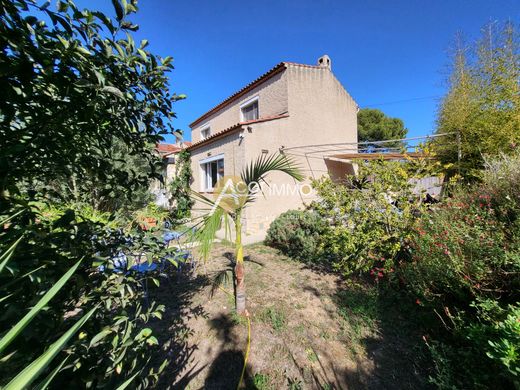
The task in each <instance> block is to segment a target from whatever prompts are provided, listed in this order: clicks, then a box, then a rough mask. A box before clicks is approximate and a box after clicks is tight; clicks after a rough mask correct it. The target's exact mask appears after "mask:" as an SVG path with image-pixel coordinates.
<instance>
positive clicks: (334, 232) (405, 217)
mask: <svg viewBox="0 0 520 390" xmlns="http://www.w3.org/2000/svg"><path fill="white" fill-rule="evenodd" d="M313 186H314V188H315V189H316V191H317V193H318V195H319V197H320V200H319V201H315V202H313V203H312V204H311V209H312V210H314V211H315V212H316V213H317V214H318V216H319V217H320V218H321V219H322V220H323V221H326V228H325V230H324V233H323V236H322V237H321V248H322V250H323V252H324V253H325V256H326V257H327V258H328V260H329V261H330V262H331V263H332V265H333V266H334V268H335V269H337V270H338V271H340V272H342V273H344V274H351V273H353V272H356V271H359V272H366V271H369V270H372V273H373V274H374V275H375V276H376V277H382V275H383V274H384V272H385V271H386V272H391V271H392V269H393V265H394V260H395V258H396V257H397V255H398V254H399V252H400V250H401V247H402V244H403V242H404V241H405V240H406V239H407V237H409V235H410V232H411V228H412V226H413V224H414V220H415V219H416V215H417V213H418V212H419V209H420V208H421V207H422V206H421V201H420V197H418V196H416V195H414V194H413V193H412V185H411V184H410V183H409V175H408V173H407V170H406V166H405V165H404V164H403V163H397V162H393V163H392V162H384V161H374V162H371V163H368V164H361V165H360V169H359V174H358V176H347V178H346V184H344V183H335V182H333V181H332V180H331V179H328V178H325V179H321V180H317V181H314V183H313Z"/></svg>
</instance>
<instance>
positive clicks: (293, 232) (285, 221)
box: [265, 210, 325, 261]
mask: <svg viewBox="0 0 520 390" xmlns="http://www.w3.org/2000/svg"><path fill="white" fill-rule="evenodd" d="M324 228H325V223H324V222H323V220H322V219H321V218H320V217H319V216H318V215H317V214H315V213H313V212H310V211H300V210H289V211H287V212H285V213H283V214H281V215H280V216H279V217H278V218H276V219H275V220H274V221H273V222H272V223H271V225H270V226H269V230H268V231H267V236H266V238H265V244H266V245H269V246H271V247H273V248H276V249H278V250H280V251H281V252H282V253H283V254H285V255H287V256H290V257H294V258H296V259H300V260H303V261H316V260H317V259H318V258H319V253H320V250H319V245H320V236H321V234H322V233H323V232H324Z"/></svg>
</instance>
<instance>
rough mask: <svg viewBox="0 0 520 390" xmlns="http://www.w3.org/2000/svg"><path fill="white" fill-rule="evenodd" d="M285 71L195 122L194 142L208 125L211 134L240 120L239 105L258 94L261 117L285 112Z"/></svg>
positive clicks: (192, 134)
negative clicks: (199, 121) (207, 116)
mask: <svg viewBox="0 0 520 390" xmlns="http://www.w3.org/2000/svg"><path fill="white" fill-rule="evenodd" d="M285 73H286V72H285V71H284V72H281V73H278V74H276V75H274V76H273V77H272V78H271V79H269V80H267V81H266V82H264V83H262V84H260V85H259V86H258V87H256V88H254V89H252V90H251V91H249V92H248V93H247V94H244V95H243V96H241V97H240V98H239V99H237V100H236V101H234V102H233V103H232V104H230V105H229V106H227V107H224V108H223V109H221V110H219V111H217V112H215V113H214V114H213V115H211V116H210V117H209V118H207V119H205V120H203V121H202V122H201V123H199V124H197V125H196V126H195V127H194V128H193V129H192V133H191V138H192V141H193V142H194V143H195V142H197V141H200V139H201V134H200V132H201V130H202V129H205V128H206V127H207V126H208V125H209V127H210V128H211V134H215V133H216V132H219V131H221V130H224V129H227V128H228V127H231V126H233V125H236V124H237V123H239V122H241V121H242V118H241V110H240V106H241V105H242V104H244V103H245V102H247V101H248V100H250V99H253V98H255V97H256V96H258V112H259V115H260V117H261V118H266V117H270V116H276V115H280V114H283V113H286V112H287V109H288V106H287V103H288V100H287V77H286V75H285Z"/></svg>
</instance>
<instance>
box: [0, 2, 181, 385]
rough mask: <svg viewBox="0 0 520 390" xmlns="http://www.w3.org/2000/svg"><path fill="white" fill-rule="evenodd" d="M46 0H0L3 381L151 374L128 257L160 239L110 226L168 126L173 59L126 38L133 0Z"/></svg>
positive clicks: (101, 379)
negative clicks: (93, 4) (99, 1)
mask: <svg viewBox="0 0 520 390" xmlns="http://www.w3.org/2000/svg"><path fill="white" fill-rule="evenodd" d="M49 3H50V2H46V3H45V4H43V5H38V4H37V3H36V1H33V0H16V1H3V0H0V13H1V16H2V17H1V21H0V45H1V47H2V50H1V51H0V67H1V69H2V71H1V72H0V86H1V89H2V91H3V93H2V98H1V99H0V108H1V111H2V115H0V151H1V153H0V221H1V222H0V229H1V230H0V256H1V257H0V259H1V260H0V306H1V307H0V312H1V313H2V314H1V315H0V332H2V340H4V338H5V337H7V338H6V339H5V340H9V341H10V343H9V344H8V345H6V347H5V350H3V351H2V356H1V360H0V372H1V375H0V377H1V378H2V379H1V382H2V383H1V385H5V384H7V382H9V381H10V380H11V379H13V381H14V382H12V383H11V385H13V386H15V385H16V387H17V388H20V387H27V386H31V387H33V386H35V385H36V384H37V383H36V382H39V384H40V385H42V386H43V385H45V386H47V385H48V384H49V383H50V382H51V381H52V385H53V386H54V385H56V387H60V385H61V387H75V388H103V387H108V388H117V387H118V386H119V385H121V386H122V387H125V386H128V385H129V383H132V387H134V388H138V387H149V386H151V385H152V383H153V382H155V381H156V380H157V378H158V373H159V372H160V370H161V369H162V368H164V366H162V367H157V366H155V365H152V362H151V360H150V359H151V356H152V354H153V353H154V352H155V351H157V349H158V348H157V346H156V344H157V340H156V339H155V337H154V336H153V335H152V334H151V331H150V328H149V325H148V324H149V323H150V321H151V319H153V318H157V319H159V318H160V317H161V313H162V311H163V307H161V306H157V305H156V304H154V303H150V304H149V305H143V303H142V302H143V299H144V295H143V289H142V283H143V282H144V280H142V279H143V277H142V276H140V275H139V274H136V273H134V272H133V271H132V270H131V266H132V264H133V262H135V260H136V257H142V256H141V254H142V253H146V254H147V258H148V260H149V261H159V260H160V259H162V258H164V257H166V256H167V255H168V254H169V252H168V250H167V249H166V248H164V244H163V243H162V240H160V239H159V238H157V236H156V235H155V234H154V232H143V231H142V230H139V229H138V230H135V231H134V230H132V231H129V232H127V233H123V232H122V230H121V229H116V227H117V226H121V218H125V213H126V212H127V211H128V210H129V209H132V208H135V207H136V205H135V204H133V203H132V202H133V200H135V199H136V191H137V190H140V189H142V188H143V187H144V186H147V184H148V182H149V181H150V179H152V178H154V177H157V173H156V172H157V168H158V167H159V166H160V165H158V159H157V157H156V156H155V154H154V153H153V151H152V148H150V145H155V144H156V143H158V142H159V141H161V140H162V139H163V137H162V135H164V134H167V133H172V132H173V131H174V129H173V128H172V126H171V123H170V122H171V119H173V118H174V113H173V112H172V107H173V106H172V105H173V103H174V102H175V101H176V100H177V99H178V98H180V97H178V96H176V95H171V94H170V93H169V92H168V75H167V73H168V72H169V71H170V70H171V69H172V64H171V61H172V60H171V58H169V57H167V58H164V59H162V58H160V57H158V56H156V55H154V54H152V53H150V52H149V51H147V49H146V47H147V44H148V43H147V41H146V40H143V41H141V43H139V44H136V43H135V42H134V40H133V38H132V34H131V32H132V31H135V30H136V29H137V26H136V25H134V24H133V23H131V22H130V21H129V20H128V16H129V15H130V14H132V13H134V12H135V11H136V9H137V8H136V2H135V1H128V2H127V1H122V2H119V1H117V0H114V1H113V5H114V8H115V13H116V16H115V18H110V17H109V16H107V15H105V14H103V13H101V12H97V11H89V10H80V9H78V8H77V7H76V5H75V4H74V3H73V2H72V1H59V2H58V4H57V10H53V9H51V6H50V5H49ZM48 23H50V25H49V24H48ZM129 161H133V162H135V163H136V164H135V166H133V165H132V166H129V165H128V164H127V163H128V162H129ZM137 165H139V166H137ZM124 199H127V200H124ZM127 205H131V206H130V207H129V208H125V207H127ZM121 207H123V210H120V209H121ZM116 208H117V209H118V211H121V213H119V215H118V216H117V217H116V215H115V214H114V213H113V212H114V211H115V209H116ZM122 254H127V264H126V267H123V266H122V265H121V257H122ZM98 266H101V268H98ZM74 267H77V268H74ZM122 267H123V269H121V268H122ZM70 271H73V273H72V274H70V273H69V272H70ZM64 275H67V279H66V280H65V279H62V280H64V281H65V284H63V286H62V285H61V283H60V282H59V281H60V279H61V278H63V277H64ZM154 280H155V281H156V282H158V281H157V280H156V279H155V278H152V281H154ZM53 286H54V287H56V286H58V287H61V288H53ZM45 294H49V295H45ZM43 297H47V298H50V300H48V299H47V298H45V300H42V299H44V298H43ZM43 304H45V306H44V307H43V308H42V305H43ZM31 308H33V310H34V308H36V309H37V311H34V312H31ZM39 309H41V310H39ZM27 313H31V314H30V316H29V317H24V316H25V315H27ZM24 318H25V319H24ZM17 324H18V325H20V327H19V328H16V327H17ZM12 328H15V329H20V331H19V332H17V334H14V333H12V334H10V333H8V330H9V329H12ZM78 332H79V333H78ZM30 363H31V364H30ZM154 364H155V363H154ZM17 374H20V375H18V376H17ZM132 381H134V382H135V383H133V382H132ZM22 382H23V383H22Z"/></svg>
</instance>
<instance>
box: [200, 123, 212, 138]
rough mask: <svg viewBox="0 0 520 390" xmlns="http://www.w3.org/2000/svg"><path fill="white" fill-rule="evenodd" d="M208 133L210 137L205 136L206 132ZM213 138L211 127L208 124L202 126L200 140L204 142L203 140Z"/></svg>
mask: <svg viewBox="0 0 520 390" xmlns="http://www.w3.org/2000/svg"><path fill="white" fill-rule="evenodd" d="M206 131H207V132H208V135H207V136H204V132H206ZM210 136H211V126H210V125H209V123H206V124H205V125H204V126H201V129H200V139H201V140H203V139H206V138H209V137H210Z"/></svg>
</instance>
